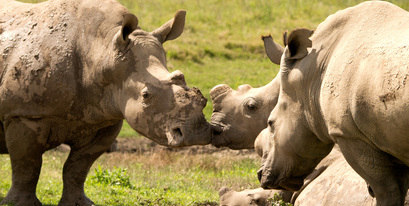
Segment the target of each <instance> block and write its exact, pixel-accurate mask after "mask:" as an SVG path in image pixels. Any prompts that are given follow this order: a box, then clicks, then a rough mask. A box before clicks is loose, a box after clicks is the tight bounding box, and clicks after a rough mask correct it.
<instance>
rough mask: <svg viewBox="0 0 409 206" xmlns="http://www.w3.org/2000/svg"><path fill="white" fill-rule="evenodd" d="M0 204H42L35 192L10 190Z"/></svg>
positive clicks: (17, 205) (36, 205)
mask: <svg viewBox="0 0 409 206" xmlns="http://www.w3.org/2000/svg"><path fill="white" fill-rule="evenodd" d="M0 205H15V206H29V205H30V206H31V205H33V206H41V205H42V204H41V202H40V200H38V198H37V197H36V195H35V194H26V195H23V194H17V193H13V192H11V191H10V192H9V193H8V194H7V196H6V197H5V198H4V199H3V200H2V201H1V202H0Z"/></svg>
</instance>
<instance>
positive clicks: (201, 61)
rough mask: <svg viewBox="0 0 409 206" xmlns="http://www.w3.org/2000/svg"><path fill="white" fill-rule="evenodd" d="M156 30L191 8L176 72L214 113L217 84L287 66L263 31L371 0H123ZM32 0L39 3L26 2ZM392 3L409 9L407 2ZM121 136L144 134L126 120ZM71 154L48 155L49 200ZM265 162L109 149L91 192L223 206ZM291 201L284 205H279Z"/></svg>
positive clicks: (173, 54)
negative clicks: (270, 51) (225, 194)
mask: <svg viewBox="0 0 409 206" xmlns="http://www.w3.org/2000/svg"><path fill="white" fill-rule="evenodd" d="M119 1H120V2H121V3H122V4H123V5H124V6H126V7H127V8H128V9H129V10H130V11H132V12H133V13H134V14H135V15H136V16H138V18H139V22H140V26H141V27H142V28H143V29H144V30H147V31H152V30H154V29H156V28H158V27H159V26H161V25H162V24H163V23H165V22H166V21H168V20H169V19H171V18H172V17H173V15H174V13H175V12H176V11H177V10H179V9H185V10H186V11H187V19H186V28H185V31H184V33H183V34H182V36H181V37H180V38H179V39H177V40H174V41H170V42H166V43H165V44H164V47H165V49H166V50H167V57H168V67H169V70H170V71H174V70H177V69H178V70H181V71H182V72H183V73H184V74H185V77H186V81H187V83H188V85H189V86H190V87H193V86H195V87H198V88H200V89H201V91H202V93H203V94H204V95H205V96H206V98H208V100H209V102H208V104H207V107H206V108H205V110H204V113H205V115H206V118H207V119H209V118H210V115H211V111H212V105H211V102H210V97H209V91H210V90H211V88H212V87H214V86H215V85H217V84H222V83H224V84H228V85H229V86H231V87H232V88H234V89H235V88H237V87H238V86H239V85H241V84H250V85H252V86H253V87H259V86H262V85H265V84H267V83H268V82H269V81H271V80H272V79H273V78H274V77H275V75H276V74H277V72H278V69H279V67H278V66H277V65H273V64H272V63H271V62H270V61H269V60H268V58H267V56H266V55H265V53H264V48H263V43H262V41H261V40H260V36H261V35H268V34H271V35H272V36H273V38H274V39H275V40H276V41H277V42H281V41H282V33H283V32H284V31H285V30H291V29H294V28H297V27H307V28H316V26H317V25H318V24H319V23H320V22H322V21H323V20H325V18H326V17H327V16H328V15H330V14H332V13H334V12H336V11H337V10H339V9H344V8H347V7H349V6H353V5H356V4H358V3H360V2H363V0H342V1H337V0H308V1H306V0H274V1H271V0H231V1H218V0H207V1H200V0H196V1H186V0H150V1H143V0H119ZM25 2H38V1H36V0H31V1H30V0H26V1H25ZM391 2H393V3H395V4H397V5H399V6H401V7H402V8H404V9H406V10H409V2H408V1H407V0H392V1H391ZM120 136H121V137H129V136H137V134H136V133H135V132H134V131H133V130H132V129H131V128H130V127H129V125H127V124H125V125H124V129H123V130H122V131H121V134H120ZM67 156H68V154H67V153H62V152H58V151H49V152H47V153H46V154H45V155H44V160H43V169H42V173H41V177H40V180H39V184H38V187H37V195H38V197H39V199H40V200H41V201H42V202H43V204H44V205H56V204H57V203H58V200H59V199H60V197H61V192H62V177H61V171H62V166H63V162H64V161H65V159H66V158H67ZM258 167H259V160H258V159H255V158H250V157H241V156H237V157H236V156H232V155H227V156H223V155H220V156H215V155H211V154H201V155H188V154H179V153H175V152H168V151H163V152H159V153H155V154H152V155H146V154H145V155H143V154H129V153H110V154H104V155H103V156H102V157H101V158H99V159H98V160H97V162H96V163H95V164H94V166H93V168H91V170H90V174H89V177H88V179H87V182H86V186H85V188H86V194H87V195H88V196H89V197H90V198H91V199H92V200H93V201H95V202H96V204H97V205H217V202H218V192H217V191H218V190H219V189H220V188H221V187H222V186H227V187H232V188H233V189H235V190H243V189H247V188H256V187H258V185H259V183H258V181H257V176H256V171H257V169H258ZM10 185H11V165H10V158H9V156H8V155H0V200H1V199H2V198H3V197H4V196H5V195H6V194H7V191H8V189H9V188H10ZM277 204H279V205H283V203H277Z"/></svg>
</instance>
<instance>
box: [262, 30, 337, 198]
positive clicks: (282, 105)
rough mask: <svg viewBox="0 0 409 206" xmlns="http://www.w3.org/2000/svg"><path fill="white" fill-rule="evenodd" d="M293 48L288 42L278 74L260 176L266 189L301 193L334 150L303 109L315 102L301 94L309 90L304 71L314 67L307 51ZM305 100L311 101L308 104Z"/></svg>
mask: <svg viewBox="0 0 409 206" xmlns="http://www.w3.org/2000/svg"><path fill="white" fill-rule="evenodd" d="M300 32H301V34H303V33H308V36H307V39H308V37H309V35H311V33H310V32H309V31H300ZM291 35H292V34H290V37H289V41H291V39H292V40H294V41H296V44H297V45H301V44H302V42H301V41H299V40H296V39H294V38H295V37H294V36H291ZM293 35H294V34H293ZM305 35H306V34H305ZM310 43H311V42H310ZM294 47H295V45H292V42H289V44H288V46H287V47H286V49H285V51H284V56H283V59H282V61H281V62H282V64H281V68H280V74H279V75H280V79H281V80H280V81H281V88H280V94H279V98H278V102H277V105H276V107H275V108H274V109H273V111H272V112H271V115H270V117H269V118H268V132H263V133H264V134H263V135H267V136H268V138H269V141H270V144H271V145H270V150H269V152H268V155H267V157H264V160H263V163H264V164H263V165H262V167H261V169H260V170H259V172H258V177H259V180H260V182H261V186H262V187H263V188H270V189H273V188H284V189H287V190H290V191H296V190H299V189H300V188H301V186H302V185H303V180H304V178H305V177H306V176H307V175H308V174H309V173H311V172H312V170H313V169H314V167H315V166H317V164H318V163H319V162H320V161H321V160H322V159H323V158H324V157H325V156H326V155H327V154H328V153H329V152H330V151H331V149H332V146H333V144H331V143H327V142H323V141H321V140H320V139H319V138H318V137H317V136H316V134H315V133H314V132H313V130H312V129H311V127H310V124H309V123H310V120H311V119H310V118H309V117H310V116H311V111H308V110H305V107H304V106H305V104H308V103H311V101H312V100H310V99H309V97H307V95H305V94H302V93H300V92H299V91H302V88H303V87H305V86H306V85H303V83H304V82H305V80H306V79H305V78H306V75H307V74H306V73H304V72H305V71H306V70H305V68H308V67H309V66H313V65H311V59H310V58H311V56H307V52H306V50H305V53H304V54H300V51H295V52H294V51H291V49H294ZM289 48H290V49H289ZM302 52H304V51H302ZM312 58H314V57H312ZM305 98H307V99H308V100H306V101H305Z"/></svg>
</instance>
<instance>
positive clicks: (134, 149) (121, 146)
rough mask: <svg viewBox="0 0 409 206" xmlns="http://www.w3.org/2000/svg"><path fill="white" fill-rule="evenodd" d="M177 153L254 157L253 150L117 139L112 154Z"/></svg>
mask: <svg viewBox="0 0 409 206" xmlns="http://www.w3.org/2000/svg"><path fill="white" fill-rule="evenodd" d="M164 150H165V151H169V152H177V153H183V154H193V155H194V154H213V155H223V154H230V155H239V156H253V155H256V152H255V151H254V149H245V150H230V149H228V148H216V147H214V146H212V145H203V146H189V147H184V148H169V147H165V146H162V145H159V144H157V143H155V142H154V141H152V140H150V139H148V138H117V148H116V149H114V151H113V152H130V153H137V154H147V155H149V154H153V153H156V152H160V151H164Z"/></svg>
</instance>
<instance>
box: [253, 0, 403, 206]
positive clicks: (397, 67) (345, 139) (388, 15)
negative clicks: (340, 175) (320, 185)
mask: <svg viewBox="0 0 409 206" xmlns="http://www.w3.org/2000/svg"><path fill="white" fill-rule="evenodd" d="M312 33H313V32H312V31H310V30H307V29H297V30H294V31H293V32H291V34H290V35H289V37H288V43H287V46H286V48H285V50H284V54H283V56H282V60H281V65H280V74H279V75H280V80H281V81H280V94H279V98H278V102H277V105H276V107H275V108H274V109H273V111H272V114H271V116H270V118H269V120H268V125H269V136H270V138H271V150H270V151H269V154H268V156H267V159H266V162H265V164H264V167H262V168H261V170H260V171H259V177H260V182H261V186H262V187H263V188H285V189H288V190H292V191H296V190H298V189H300V188H301V186H302V185H303V180H304V178H305V177H306V176H307V175H308V174H309V173H311V171H312V170H313V169H314V168H315V167H316V166H317V164H318V163H319V162H320V161H321V160H322V159H323V158H324V157H325V156H327V155H328V153H329V152H330V151H331V150H332V148H333V146H334V144H335V143H336V144H338V145H339V147H340V150H341V152H342V154H343V155H344V157H345V159H346V160H347V162H348V163H349V164H350V165H351V167H352V168H353V169H354V170H355V171H356V172H357V173H358V174H359V175H360V176H362V177H363V178H364V179H365V180H366V182H367V183H368V184H369V192H370V193H372V194H374V195H375V197H376V201H377V205H403V204H404V198H405V195H406V193H407V190H408V184H409V180H408V179H409V178H408V176H409V167H408V166H409V152H408V151H409V135H408V134H409V126H408V125H409V106H408V102H409V89H408V88H407V87H406V83H407V77H408V76H409V69H408V65H409V58H408V56H409V49H408V48H409V38H408V35H409V13H408V12H407V11H405V10H403V9H401V8H399V7H397V6H395V5H393V4H391V3H387V2H381V1H370V2H365V3H362V4H359V5H357V6H355V7H351V8H348V9H345V10H342V11H339V12H337V13H335V14H333V15H331V16H329V17H328V18H327V19H326V20H325V21H324V22H323V23H321V24H320V25H319V26H318V28H317V29H316V31H315V32H314V34H313V35H312ZM311 35H312V37H311V38H310V36H311Z"/></svg>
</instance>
